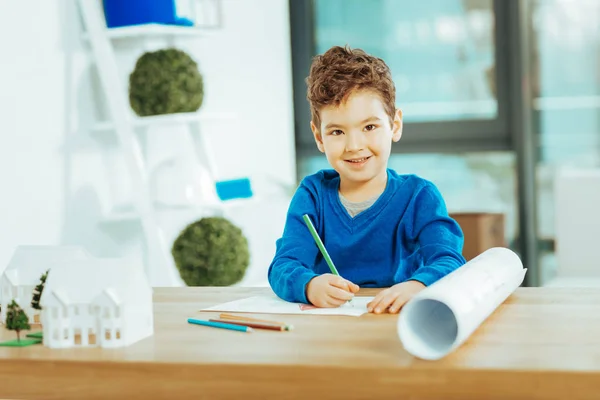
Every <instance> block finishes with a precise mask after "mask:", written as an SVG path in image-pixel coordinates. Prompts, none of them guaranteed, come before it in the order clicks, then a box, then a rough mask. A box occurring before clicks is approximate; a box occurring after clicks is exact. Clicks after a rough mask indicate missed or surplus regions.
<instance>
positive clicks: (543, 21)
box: [529, 0, 600, 284]
mask: <svg viewBox="0 0 600 400" xmlns="http://www.w3.org/2000/svg"><path fill="white" fill-rule="evenodd" d="M599 16H600V1H597V0H581V1H577V2H568V1H564V0H544V1H541V0H536V1H532V7H531V15H529V20H530V23H531V30H532V38H531V39H532V47H533V51H532V53H531V54H530V55H529V56H530V61H531V62H530V63H531V69H532V71H531V74H532V76H533V77H534V79H533V82H532V96H533V99H532V102H531V103H532V109H531V110H530V111H531V113H532V114H533V121H534V133H535V135H536V138H537V140H536V142H537V144H538V148H537V158H538V159H537V166H536V169H537V171H536V172H537V173H536V179H537V182H536V184H537V195H538V198H537V201H538V204H539V206H538V210H537V211H538V214H537V226H536V228H537V229H536V231H537V235H538V241H537V243H538V247H539V254H540V263H541V281H542V282H541V283H542V284H544V283H548V282H550V281H552V280H553V279H554V278H555V274H556V272H557V271H556V269H557V268H561V269H569V268H570V266H569V265H564V266H559V265H558V261H557V260H556V258H555V247H554V246H553V244H554V241H555V239H556V233H557V232H556V229H555V212H554V210H555V201H554V200H555V192H554V190H555V188H554V181H555V177H556V173H557V172H558V171H559V169H560V168H561V167H563V166H569V167H575V168H578V169H579V168H580V169H588V168H599V167H600V17H599ZM576 211H577V210H575V212H576ZM580 257H581V259H582V260H583V258H585V257H586V256H585V255H581V256H580ZM584 279H585V277H584Z"/></svg>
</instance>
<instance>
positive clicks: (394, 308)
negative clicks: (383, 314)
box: [390, 296, 408, 314]
mask: <svg viewBox="0 0 600 400" xmlns="http://www.w3.org/2000/svg"><path fill="white" fill-rule="evenodd" d="M407 300H408V299H407V298H406V297H404V296H398V298H397V299H396V300H394V302H393V303H392V305H391V306H390V313H392V314H395V313H397V312H398V311H400V309H401V308H402V306H404V304H406V302H407Z"/></svg>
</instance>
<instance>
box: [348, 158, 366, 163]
mask: <svg viewBox="0 0 600 400" xmlns="http://www.w3.org/2000/svg"><path fill="white" fill-rule="evenodd" d="M366 159H367V157H364V158H359V159H358V160H348V161H350V162H353V163H360V162H363V161H365V160H366Z"/></svg>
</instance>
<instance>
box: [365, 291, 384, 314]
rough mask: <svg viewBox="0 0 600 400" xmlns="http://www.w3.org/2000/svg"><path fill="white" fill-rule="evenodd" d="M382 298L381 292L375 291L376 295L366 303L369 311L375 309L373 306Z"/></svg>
mask: <svg viewBox="0 0 600 400" xmlns="http://www.w3.org/2000/svg"><path fill="white" fill-rule="evenodd" d="M382 298H383V295H382V294H381V292H379V293H377V295H376V296H375V297H374V298H373V300H371V301H370V302H369V303H367V310H368V311H369V312H373V310H375V308H376V307H377V306H378V305H379V302H380V301H381V299H382Z"/></svg>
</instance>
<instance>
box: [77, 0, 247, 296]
mask: <svg viewBox="0 0 600 400" xmlns="http://www.w3.org/2000/svg"><path fill="white" fill-rule="evenodd" d="M77 1H78V4H79V9H80V12H81V16H82V20H83V24H84V27H85V29H86V32H85V34H84V36H85V39H87V42H88V43H89V45H90V48H91V52H92V55H93V59H94V61H95V63H96V66H97V69H98V72H99V78H100V84H101V89H102V90H103V91H104V93H105V95H106V101H107V106H108V115H109V120H107V121H102V122H99V123H98V124H96V125H95V126H94V127H93V131H95V132H100V133H101V132H104V131H113V132H114V133H116V135H117V138H118V141H119V145H120V147H121V150H122V151H123V155H124V157H125V161H126V163H127V169H128V171H129V173H130V177H131V182H132V188H131V190H132V193H133V194H134V195H135V198H134V204H133V207H132V209H131V210H123V211H114V212H111V213H109V214H108V215H106V217H105V219H104V220H103V221H102V223H121V222H131V221H139V222H141V224H142V229H143V231H144V235H145V241H146V249H147V252H148V254H147V257H146V259H147V260H148V264H147V265H145V268H146V272H147V275H148V279H149V280H150V282H151V284H152V286H179V285H181V284H182V281H181V278H180V277H179V276H178V274H177V272H176V268H175V266H174V261H173V258H172V256H171V253H170V249H171V245H170V244H169V243H167V242H166V240H165V236H164V232H163V230H162V229H161V227H160V226H159V224H158V222H157V221H158V218H157V215H156V214H157V212H160V211H164V209H157V207H156V206H155V204H154V203H153V200H152V198H151V193H150V189H149V182H148V181H149V179H148V171H147V170H146V165H145V159H144V156H143V151H142V148H141V143H139V138H138V137H137V135H138V133H140V131H142V132H143V131H144V130H146V129H148V128H150V127H152V126H157V125H178V124H179V125H181V124H184V125H187V128H188V131H189V133H190V135H191V138H192V139H193V143H194V146H195V149H196V151H197V156H198V157H200V158H201V159H203V160H204V161H205V164H207V167H208V169H209V172H210V175H211V176H212V178H213V182H212V184H213V185H214V184H215V183H216V180H215V178H216V176H217V174H216V165H215V162H214V160H213V159H212V151H211V149H210V143H209V141H208V138H206V135H204V133H203V132H202V130H201V129H200V124H201V123H202V122H203V121H211V120H213V121H214V120H227V119H232V118H235V115H233V114H231V113H211V112H204V111H203V110H202V109H201V110H200V111H199V112H193V113H178V114H167V115H158V116H149V117H138V116H136V115H134V114H133V113H132V110H131V107H130V105H129V101H128V93H126V92H123V91H119V90H115V88H122V87H124V86H123V85H122V83H123V82H122V79H121V78H120V74H119V68H118V65H117V59H116V56H115V48H114V46H113V41H115V40H119V39H139V40H140V41H142V44H143V41H144V40H146V39H153V38H164V39H166V40H167V42H168V43H170V44H172V43H173V41H174V40H175V39H176V38H179V37H183V38H189V37H193V36H205V35H206V34H207V33H212V32H214V30H215V29H214V27H210V28H208V29H203V28H199V27H183V26H165V25H158V24H148V25H137V26H131V27H123V28H110V29H109V28H107V27H106V22H105V17H104V11H103V10H102V5H101V0H77ZM216 1H219V0H216ZM217 26H220V23H219V24H218V25H217ZM140 47H141V48H143V47H144V46H143V45H142V46H140ZM248 200H256V199H254V198H251V199H248ZM243 203H246V200H243V199H240V200H239V201H236V200H231V201H226V202H217V204H207V205H194V206H190V207H188V209H194V208H196V209H202V210H208V211H210V212H214V213H217V214H222V213H224V212H225V211H226V210H227V209H228V208H230V207H234V206H236V205H239V204H243Z"/></svg>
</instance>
